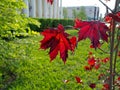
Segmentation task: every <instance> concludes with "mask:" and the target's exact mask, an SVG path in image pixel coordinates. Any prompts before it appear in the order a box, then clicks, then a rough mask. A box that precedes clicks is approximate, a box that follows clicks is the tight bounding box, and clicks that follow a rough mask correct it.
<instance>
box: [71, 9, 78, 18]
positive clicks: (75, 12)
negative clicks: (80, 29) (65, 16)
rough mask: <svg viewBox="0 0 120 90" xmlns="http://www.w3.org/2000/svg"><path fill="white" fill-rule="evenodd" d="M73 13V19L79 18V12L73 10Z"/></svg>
mask: <svg viewBox="0 0 120 90" xmlns="http://www.w3.org/2000/svg"><path fill="white" fill-rule="evenodd" d="M72 13H73V17H74V18H76V17H77V11H76V10H75V9H73V10H72Z"/></svg>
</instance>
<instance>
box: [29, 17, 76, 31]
mask: <svg viewBox="0 0 120 90" xmlns="http://www.w3.org/2000/svg"><path fill="white" fill-rule="evenodd" d="M37 20H38V21H39V22H40V23H41V25H40V28H39V27H37V26H35V25H33V24H29V26H30V28H31V29H32V30H34V31H37V32H40V31H43V30H44V29H46V28H50V27H57V26H58V24H62V25H63V26H73V25H74V20H71V19H44V18H42V19H39V18H38V19H37Z"/></svg>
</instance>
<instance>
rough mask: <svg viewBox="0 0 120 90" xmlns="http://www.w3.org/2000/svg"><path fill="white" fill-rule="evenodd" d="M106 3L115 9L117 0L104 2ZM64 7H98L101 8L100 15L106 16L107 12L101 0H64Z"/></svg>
mask: <svg viewBox="0 0 120 90" xmlns="http://www.w3.org/2000/svg"><path fill="white" fill-rule="evenodd" d="M102 1H103V2H104V3H106V4H107V5H108V6H109V7H110V8H111V9H113V8H114V5H115V0H110V1H109V2H106V1H105V0H102ZM62 6H63V7H68V6H98V7H100V13H102V14H103V15H104V13H105V12H106V8H105V6H103V5H102V4H101V3H100V2H99V0H62Z"/></svg>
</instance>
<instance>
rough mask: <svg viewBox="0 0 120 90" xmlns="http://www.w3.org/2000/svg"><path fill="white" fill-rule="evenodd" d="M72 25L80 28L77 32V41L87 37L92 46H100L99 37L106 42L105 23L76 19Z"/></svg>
mask: <svg viewBox="0 0 120 90" xmlns="http://www.w3.org/2000/svg"><path fill="white" fill-rule="evenodd" d="M74 27H75V28H77V29H80V30H79V32H78V34H79V38H78V41H80V40H83V39H86V38H89V39H90V40H91V43H92V46H93V47H94V48H97V47H98V46H100V41H99V40H100V39H102V40H104V41H106V42H107V41H108V35H107V31H108V27H107V26H106V25H105V23H102V22H100V21H82V20H79V19H76V20H75V26H74Z"/></svg>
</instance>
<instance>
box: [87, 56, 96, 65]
mask: <svg viewBox="0 0 120 90" xmlns="http://www.w3.org/2000/svg"><path fill="white" fill-rule="evenodd" d="M95 63H96V60H95V58H94V57H92V58H88V64H89V65H90V66H94V65H95Z"/></svg>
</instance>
